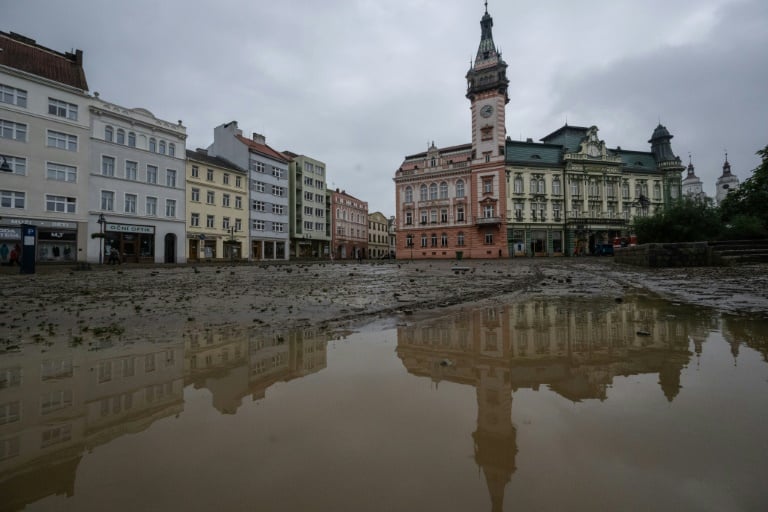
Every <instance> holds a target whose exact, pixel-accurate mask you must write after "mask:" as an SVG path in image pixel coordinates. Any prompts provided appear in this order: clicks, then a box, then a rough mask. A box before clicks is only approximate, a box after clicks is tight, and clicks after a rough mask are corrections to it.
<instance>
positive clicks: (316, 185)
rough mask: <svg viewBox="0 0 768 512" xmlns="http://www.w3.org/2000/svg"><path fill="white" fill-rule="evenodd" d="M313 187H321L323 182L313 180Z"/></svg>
mask: <svg viewBox="0 0 768 512" xmlns="http://www.w3.org/2000/svg"><path fill="white" fill-rule="evenodd" d="M315 187H316V188H323V182H322V181H320V180H315Z"/></svg>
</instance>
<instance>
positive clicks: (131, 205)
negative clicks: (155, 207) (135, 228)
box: [125, 194, 137, 213]
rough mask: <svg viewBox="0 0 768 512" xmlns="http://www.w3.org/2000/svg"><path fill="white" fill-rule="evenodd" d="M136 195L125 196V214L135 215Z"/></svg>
mask: <svg viewBox="0 0 768 512" xmlns="http://www.w3.org/2000/svg"><path fill="white" fill-rule="evenodd" d="M136 200H137V197H136V194H125V213H136Z"/></svg>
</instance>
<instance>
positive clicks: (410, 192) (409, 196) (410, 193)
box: [405, 186, 413, 203]
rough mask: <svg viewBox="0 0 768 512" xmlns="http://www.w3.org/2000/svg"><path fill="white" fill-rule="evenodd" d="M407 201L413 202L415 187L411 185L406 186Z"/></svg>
mask: <svg viewBox="0 0 768 512" xmlns="http://www.w3.org/2000/svg"><path fill="white" fill-rule="evenodd" d="M405 202H406V203H412V202H413V189H412V188H411V187H410V186H408V187H405Z"/></svg>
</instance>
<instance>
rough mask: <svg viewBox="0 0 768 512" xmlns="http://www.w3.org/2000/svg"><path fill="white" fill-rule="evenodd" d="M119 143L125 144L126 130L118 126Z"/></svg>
mask: <svg viewBox="0 0 768 512" xmlns="http://www.w3.org/2000/svg"><path fill="white" fill-rule="evenodd" d="M117 143H118V144H125V130H123V129H122V128H118V130H117Z"/></svg>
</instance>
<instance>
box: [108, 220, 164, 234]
mask: <svg viewBox="0 0 768 512" xmlns="http://www.w3.org/2000/svg"><path fill="white" fill-rule="evenodd" d="M107 231H113V232H114V231H117V232H119V233H144V234H148V235H152V234H154V233H155V226H137V225H135V224H113V223H111V222H108V223H107Z"/></svg>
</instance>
